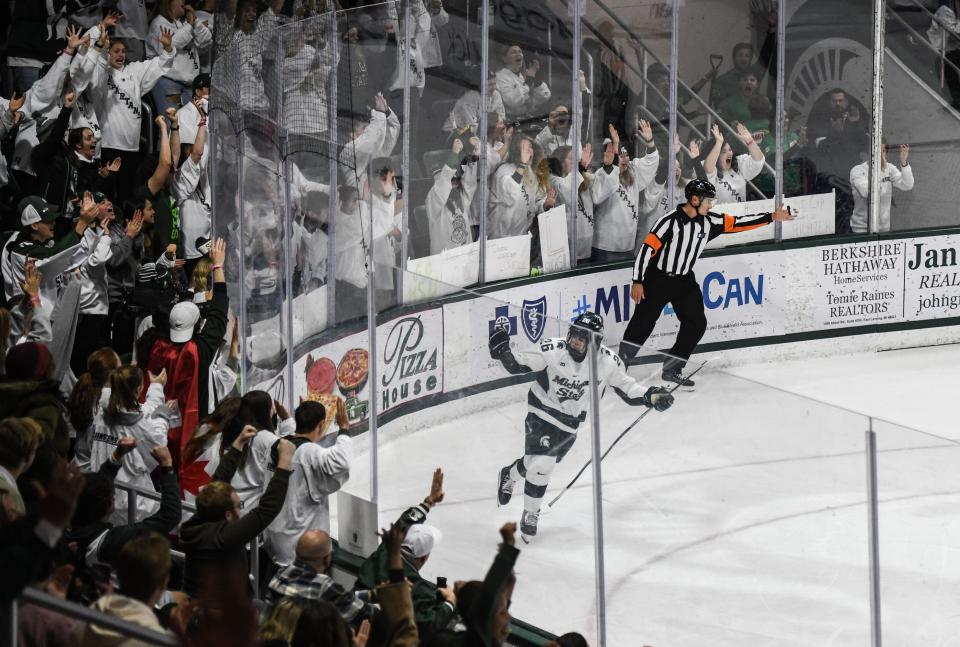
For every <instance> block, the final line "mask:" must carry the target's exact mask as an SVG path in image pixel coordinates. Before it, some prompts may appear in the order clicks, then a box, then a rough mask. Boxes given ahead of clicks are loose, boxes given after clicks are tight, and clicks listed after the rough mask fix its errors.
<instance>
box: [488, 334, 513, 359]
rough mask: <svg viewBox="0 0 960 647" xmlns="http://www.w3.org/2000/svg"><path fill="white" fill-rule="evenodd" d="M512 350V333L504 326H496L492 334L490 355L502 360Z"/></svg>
mask: <svg viewBox="0 0 960 647" xmlns="http://www.w3.org/2000/svg"><path fill="white" fill-rule="evenodd" d="M509 352H510V333H508V332H507V331H506V330H504V329H503V328H495V329H494V330H493V334H491V335H490V357H491V358H492V359H496V360H502V359H503V357H504V356H505V355H506V354H507V353H509Z"/></svg>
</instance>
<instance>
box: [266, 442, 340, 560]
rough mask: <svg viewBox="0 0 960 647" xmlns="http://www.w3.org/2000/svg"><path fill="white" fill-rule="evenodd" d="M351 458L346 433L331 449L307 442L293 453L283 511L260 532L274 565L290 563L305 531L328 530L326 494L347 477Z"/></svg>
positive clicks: (338, 487) (329, 493)
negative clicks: (291, 472)
mask: <svg viewBox="0 0 960 647" xmlns="http://www.w3.org/2000/svg"><path fill="white" fill-rule="evenodd" d="M352 455H353V444H352V439H351V438H350V437H349V436H347V435H346V434H338V435H337V439H336V442H335V443H334V444H333V446H332V447H325V446H323V444H321V442H309V443H305V444H303V445H301V446H300V447H298V448H297V450H296V451H295V452H294V454H293V461H292V464H291V466H290V467H291V470H292V471H293V474H291V475H290V483H289V486H288V487H287V496H286V499H284V502H283V508H282V509H281V510H280V513H279V514H278V515H277V517H276V518H275V519H274V520H273V523H271V524H270V525H269V526H268V527H267V529H266V530H265V531H264V533H263V536H264V544H265V547H266V550H267V553H269V554H270V557H271V558H272V559H273V561H274V562H276V563H278V564H284V565H286V564H290V563H292V562H293V559H294V557H295V556H296V546H297V541H298V540H299V539H300V535H302V534H303V533H304V532H306V531H307V530H310V529H316V528H319V529H322V530H330V503H329V500H328V499H329V495H331V494H333V493H334V492H336V491H337V490H339V489H340V487H341V486H342V485H343V484H344V483H346V482H347V480H348V479H349V478H350V461H351V459H352Z"/></svg>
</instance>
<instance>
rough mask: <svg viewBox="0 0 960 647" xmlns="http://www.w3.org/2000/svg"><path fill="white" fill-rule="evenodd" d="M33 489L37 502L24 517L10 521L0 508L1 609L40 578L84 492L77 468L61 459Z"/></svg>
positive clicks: (2, 508)
mask: <svg viewBox="0 0 960 647" xmlns="http://www.w3.org/2000/svg"><path fill="white" fill-rule="evenodd" d="M33 485H34V490H35V491H36V494H37V501H36V503H35V505H33V506H32V508H28V509H27V515H26V516H25V517H19V518H12V517H9V516H7V508H8V506H6V505H0V573H3V577H2V578H0V604H3V605H4V606H6V604H7V603H9V602H10V601H12V600H14V599H15V598H16V597H17V596H18V595H20V592H21V591H23V589H24V587H26V586H27V585H28V584H30V583H31V582H33V581H35V580H37V579H39V578H40V577H42V576H43V574H44V571H45V569H46V568H47V566H48V564H49V563H50V561H51V559H53V558H54V547H55V546H56V545H57V543H58V542H59V540H60V537H61V535H62V534H63V529H64V528H65V527H66V525H67V523H68V522H69V521H70V517H71V516H72V515H73V512H74V509H75V507H76V505H77V498H78V497H79V496H80V493H81V491H82V490H83V489H84V477H83V474H81V473H80V468H79V467H77V466H75V465H69V464H68V463H67V462H66V461H65V460H63V459H60V460H59V462H58V463H57V464H56V466H55V467H54V469H53V470H52V472H51V474H50V477H49V478H48V479H46V480H45V481H44V482H43V483H42V484H39V483H36V482H34V483H33Z"/></svg>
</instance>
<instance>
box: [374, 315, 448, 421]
mask: <svg viewBox="0 0 960 647" xmlns="http://www.w3.org/2000/svg"><path fill="white" fill-rule="evenodd" d="M380 339H382V340H383V341H382V342H381V344H378V346H380V345H382V348H381V349H380V365H379V367H378V370H379V372H380V376H381V377H380V389H379V391H380V393H379V394H378V395H379V396H380V406H381V410H383V411H387V410H389V409H392V408H394V407H396V406H398V405H400V404H403V403H404V402H410V401H411V400H418V399H420V398H422V397H424V396H426V395H432V394H434V393H439V392H440V391H442V390H443V315H442V312H441V311H440V310H428V311H426V312H421V313H419V314H416V315H413V316H410V317H404V318H403V319H398V320H396V321H394V322H392V323H391V324H390V326H389V332H387V334H386V335H385V336H384V337H381V338H380Z"/></svg>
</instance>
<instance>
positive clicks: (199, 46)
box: [147, 15, 213, 85]
mask: <svg viewBox="0 0 960 647" xmlns="http://www.w3.org/2000/svg"><path fill="white" fill-rule="evenodd" d="M163 29H166V30H167V31H171V32H173V47H174V49H176V51H177V55H176V56H174V57H173V63H172V64H171V66H170V69H169V70H168V71H167V73H166V74H164V76H166V77H167V78H168V79H173V80H174V81H179V82H180V83H183V84H185V85H189V84H190V83H193V79H194V78H195V77H196V76H197V75H198V74H200V52H201V51H203V50H206V49H209V48H210V45H212V44H213V34H212V33H210V30H209V29H207V27H206V25H204V24H203V23H202V22H200V21H199V20H197V21H195V22H194V24H193V25H191V24H190V23H188V22H187V21H185V20H174V21H170V20H167V19H166V18H164V17H163V16H161V15H157V16H156V17H155V18H154V19H153V22H151V23H150V33H149V34H148V35H147V56H148V57H151V58H152V57H154V56H160V53H161V52H163V45H161V44H160V33H161V30H163Z"/></svg>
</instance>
